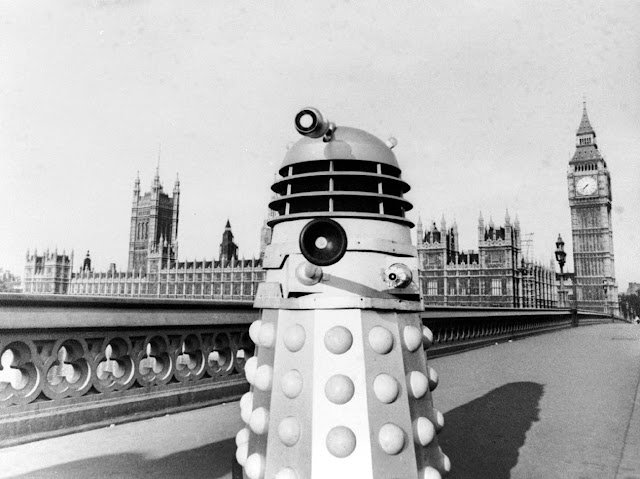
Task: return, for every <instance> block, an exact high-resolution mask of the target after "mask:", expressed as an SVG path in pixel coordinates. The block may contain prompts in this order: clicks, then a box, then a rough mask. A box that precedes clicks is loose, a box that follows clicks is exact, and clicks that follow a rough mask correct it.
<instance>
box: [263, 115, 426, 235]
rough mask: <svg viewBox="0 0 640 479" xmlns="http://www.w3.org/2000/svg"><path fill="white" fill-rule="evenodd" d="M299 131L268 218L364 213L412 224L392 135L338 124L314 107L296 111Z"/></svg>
mask: <svg viewBox="0 0 640 479" xmlns="http://www.w3.org/2000/svg"><path fill="white" fill-rule="evenodd" d="M295 126H296V130H297V131H298V132H299V133H300V134H301V135H303V138H301V139H300V140H298V141H297V142H296V143H294V144H293V145H292V146H290V147H289V149H288V151H287V154H286V156H285V158H284V161H283V163H282V165H281V166H280V168H279V170H278V173H279V174H280V178H279V179H278V180H276V181H275V183H274V184H273V185H272V187H271V189H272V190H273V191H274V193H276V195H277V197H276V198H275V199H274V200H272V201H271V203H270V204H269V207H270V208H271V209H272V210H274V211H275V212H277V216H276V217H275V218H273V219H272V220H271V221H270V222H269V225H270V226H274V225H276V224H278V223H281V222H284V221H292V220H299V219H308V218H319V217H320V218H322V217H330V218H363V219H375V220H383V221H390V222H394V223H399V224H402V225H405V226H408V227H412V226H413V223H412V222H411V221H409V220H408V219H406V218H405V212H406V211H409V210H410V209H411V208H412V205H411V203H410V202H408V201H407V200H406V199H404V197H403V196H404V193H406V192H407V191H409V189H410V187H409V185H408V184H407V183H406V182H405V181H403V180H402V178H401V170H400V167H399V165H398V161H397V159H396V156H395V155H394V153H393V151H392V149H393V147H395V146H396V144H397V141H396V140H395V138H390V139H389V140H387V141H386V142H385V141H382V140H380V139H379V138H377V137H375V136H374V135H372V134H370V133H367V132H366V131H363V130H360V129H357V128H351V127H343V126H336V125H335V124H334V123H332V122H330V121H327V120H326V119H325V118H324V117H323V116H322V114H321V113H320V112H319V111H318V110H316V109H315V108H304V109H302V110H301V111H300V112H299V113H298V114H297V115H296V117H295Z"/></svg>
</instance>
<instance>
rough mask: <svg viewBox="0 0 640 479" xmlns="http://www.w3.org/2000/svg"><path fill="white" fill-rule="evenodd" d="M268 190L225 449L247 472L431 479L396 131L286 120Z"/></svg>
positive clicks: (434, 446) (428, 382) (434, 421)
mask: <svg viewBox="0 0 640 479" xmlns="http://www.w3.org/2000/svg"><path fill="white" fill-rule="evenodd" d="M295 126H296V130H297V131H298V132H299V133H300V134H301V135H302V136H303V137H302V138H301V139H299V140H298V141H297V142H296V143H294V144H293V145H292V146H291V147H290V148H289V150H288V151H287V153H286V155H285V158H284V162H283V163H282V165H281V167H280V169H279V170H278V173H279V177H278V179H277V180H276V181H275V183H274V184H273V185H272V187H271V189H272V190H273V192H274V193H275V197H274V199H273V200H272V201H271V202H270V204H269V207H270V208H271V209H272V210H274V211H275V213H276V216H274V217H273V218H272V219H271V220H270V222H269V226H271V227H272V240H271V244H270V245H269V246H268V247H267V249H266V251H265V255H264V260H263V266H264V268H265V270H266V280H265V282H264V283H262V284H260V286H259V288H258V292H257V295H256V300H255V304H254V307H256V308H260V309H261V315H260V319H259V320H257V321H255V322H254V323H253V324H252V325H251V326H250V329H249V334H250V336H251V339H252V340H253V341H254V342H255V343H256V352H255V354H254V356H252V357H251V358H250V359H248V360H247V362H246V364H245V374H246V377H247V380H248V382H249V383H250V385H251V390H250V392H248V393H246V394H245V395H244V396H243V397H242V400H241V401H240V409H241V416H242V419H243V421H244V423H245V424H246V427H244V428H243V429H242V430H241V431H240V432H239V433H238V435H237V437H236V444H237V450H236V459H237V461H238V463H239V464H240V465H241V466H242V467H243V474H244V477H245V478H246V479H263V478H269V479H271V478H276V479H320V478H329V477H330V478H332V479H340V478H355V477H358V478H384V479H388V478H402V479H408V478H415V479H435V478H441V477H443V476H444V475H445V474H446V473H447V472H448V471H449V469H450V468H451V464H450V462H449V459H448V457H447V456H446V455H445V454H444V453H443V452H442V450H441V449H440V447H439V445H438V438H437V433H438V432H439V431H440V430H441V429H442V427H443V426H444V418H443V416H442V414H441V413H440V412H439V411H437V410H436V409H434V407H433V401H432V395H431V391H433V389H435V387H436V386H437V384H438V375H437V374H436V372H435V371H434V370H433V369H432V368H430V367H428V366H427V357H426V354H425V351H424V349H426V348H427V347H428V346H429V345H430V343H431V341H432V338H433V336H432V334H431V331H429V329H428V328H426V327H423V325H422V321H421V319H420V312H421V311H423V303H422V297H421V292H420V288H419V285H418V282H417V278H418V274H417V269H418V263H417V257H416V256H417V255H416V248H415V247H414V246H413V245H412V243H411V235H410V229H411V227H413V223H411V221H409V220H408V219H407V218H406V217H405V212H406V211H408V210H410V209H411V208H412V205H411V203H409V202H408V201H407V200H406V199H405V198H404V194H405V193H406V192H407V191H409V185H408V184H407V183H406V182H405V181H404V180H403V179H402V177H401V171H400V168H399V165H398V161H397V160H396V157H395V155H394V153H393V151H392V149H393V147H394V146H395V145H396V143H397V142H396V140H395V139H394V138H391V139H389V140H388V141H387V142H383V141H381V140H380V139H378V138H376V137H375V136H373V135H371V134H369V133H367V132H365V131H362V130H359V129H356V128H349V127H342V126H338V127H337V126H336V125H335V124H334V123H332V122H329V121H327V120H326V119H325V118H324V117H323V116H322V114H321V113H320V112H319V111H318V110H316V109H315V108H304V109H303V110H301V111H300V112H299V113H298V114H297V115H296V117H295Z"/></svg>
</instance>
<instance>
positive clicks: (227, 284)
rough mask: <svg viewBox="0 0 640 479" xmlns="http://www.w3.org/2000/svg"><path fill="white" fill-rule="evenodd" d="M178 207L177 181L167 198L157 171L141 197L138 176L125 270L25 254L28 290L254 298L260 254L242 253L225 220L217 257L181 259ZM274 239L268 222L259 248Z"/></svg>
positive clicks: (260, 276)
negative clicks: (243, 255)
mask: <svg viewBox="0 0 640 479" xmlns="http://www.w3.org/2000/svg"><path fill="white" fill-rule="evenodd" d="M179 211H180V181H179V180H178V179H176V182H175V184H174V187H173V196H169V195H168V194H167V193H165V192H164V189H163V187H162V184H161V182H160V175H159V173H158V171H157V170H156V174H155V177H154V178H153V182H152V184H151V191H149V192H146V193H144V194H143V195H142V194H141V190H140V178H139V177H138V178H136V180H135V183H134V187H133V200H132V208H131V229H130V234H129V258H128V265H127V271H126V272H118V271H117V270H116V267H115V264H111V266H110V268H109V270H108V271H104V272H96V271H94V270H93V269H92V267H91V258H90V256H89V252H87V256H86V257H85V258H84V260H83V263H82V267H81V268H80V270H79V271H77V272H73V271H72V263H73V253H71V255H67V254H66V253H64V252H63V253H62V254H59V253H58V251H53V252H52V251H46V252H45V253H44V254H43V255H42V256H39V255H38V254H37V253H33V254H31V253H29V252H27V258H26V261H27V263H26V266H25V274H24V291H25V293H36V294H37V293H40V294H70V295H93V296H136V297H150V298H153V297H163V298H208V299H219V300H253V297H254V295H255V292H256V289H257V287H258V283H260V282H262V281H264V270H263V269H262V258H261V257H260V258H251V259H244V258H240V257H239V255H238V246H237V245H236V243H235V242H234V240H233V232H232V231H231V224H230V222H229V221H228V220H227V224H226V226H225V229H224V232H223V234H222V242H221V243H220V254H219V257H218V259H217V260H216V259H211V260H207V259H202V260H193V261H178V260H177V258H178V223H179ZM270 241H271V229H270V228H269V227H268V226H266V222H265V225H264V226H263V228H262V232H261V251H264V247H265V246H266V245H267V244H269V242H270ZM261 256H262V254H261Z"/></svg>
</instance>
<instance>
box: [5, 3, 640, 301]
mask: <svg viewBox="0 0 640 479" xmlns="http://www.w3.org/2000/svg"><path fill="white" fill-rule="evenodd" d="M638 24H640V3H638V2H635V1H628V2H625V1H609V2H600V1H590V0H586V1H565V2H556V1H547V2H529V1H523V2H511V1H501V0H499V1H464V0H463V1H458V2H449V1H439V0H435V1H430V2H409V1H394V2H389V1H367V2H353V1H326V2H293V1H284V0H283V1H278V2H275V1H264V2H258V1H252V2H249V1H241V0H238V1H208V2H207V1H202V0H184V1H181V2H174V1H170V0H131V1H127V0H38V1H34V0H22V1H16V0H0V65H1V67H0V172H1V173H0V192H1V193H2V195H3V197H4V198H3V199H4V201H2V214H1V215H0V218H1V219H2V220H1V221H0V267H3V268H5V269H9V270H11V271H13V272H14V273H18V274H22V272H23V268H24V262H25V254H26V251H27V249H30V250H31V251H33V249H34V248H37V249H38V251H39V252H41V251H43V250H44V249H46V248H51V249H53V248H55V247H57V248H58V250H59V251H61V250H62V249H66V251H67V252H68V251H70V250H72V249H73V250H74V251H75V267H76V269H77V268H79V266H80V262H81V259H82V258H83V257H84V254H85V252H86V251H87V250H90V251H91V257H92V259H93V265H94V267H95V269H96V270H105V269H107V268H108V266H109V263H111V262H115V263H116V265H117V267H118V269H121V270H124V269H126V263H127V254H128V238H129V227H130V223H129V222H130V214H131V199H132V194H133V193H132V192H133V183H134V180H135V177H136V174H137V172H138V171H139V173H140V178H141V186H142V189H143V191H148V190H149V189H150V186H151V182H152V179H153V175H154V173H155V169H156V167H157V164H158V159H159V171H160V177H161V180H162V182H163V185H164V187H165V190H168V191H171V190H172V189H173V184H174V181H175V178H176V174H179V177H180V183H181V198H180V224H179V245H180V246H179V258H180V260H185V259H193V258H197V259H203V258H207V259H211V258H213V257H216V258H217V255H218V249H219V244H220V241H221V235H222V232H223V230H224V225H225V223H226V221H227V219H229V220H230V222H231V225H232V228H233V233H234V235H235V240H236V243H237V244H238V245H239V247H240V254H241V255H243V256H245V257H247V258H249V257H252V256H254V255H256V256H257V255H258V253H259V235H260V227H261V226H262V223H263V221H264V219H265V218H266V215H267V202H268V200H269V198H270V189H269V187H270V185H271V183H272V182H273V178H274V173H275V171H276V170H277V168H278V165H279V164H280V163H281V162H282V160H283V159H284V155H285V153H286V146H287V144H288V143H290V142H291V141H296V140H297V139H299V138H300V137H299V135H298V134H297V133H296V132H295V129H294V122H293V120H294V117H295V114H296V113H297V112H298V111H299V110H300V109H301V108H302V107H305V106H314V107H316V108H318V109H319V110H320V111H321V112H323V114H324V115H325V116H326V117H328V118H329V119H330V120H331V121H333V122H335V123H336V124H337V125H338V127H339V126H340V125H344V126H352V127H356V128H361V129H363V130H366V131H369V132H370V133H372V134H374V135H376V136H378V137H380V138H381V139H383V140H384V139H387V138H388V137H389V136H394V137H395V138H397V139H398V146H397V147H396V148H395V149H394V152H395V154H396V156H397V158H398V161H399V163H400V166H401V168H402V170H403V178H404V179H405V180H406V181H407V182H408V183H409V184H410V185H411V187H412V189H411V191H410V192H409V193H408V194H407V199H408V200H409V201H411V202H412V203H413V205H414V209H413V210H412V211H411V212H409V213H408V217H409V219H411V220H413V221H414V222H415V221H417V219H418V215H420V217H421V218H422V221H423V223H425V224H428V223H430V222H431V220H432V219H433V220H435V221H436V222H437V223H438V224H440V219H441V217H442V216H443V215H444V216H445V218H446V220H447V221H448V222H449V223H450V222H452V221H453V220H454V219H455V220H456V221H457V223H458V228H459V232H460V244H461V247H462V248H463V249H465V250H469V249H476V248H477V222H478V216H479V214H480V212H482V215H483V216H484V218H485V220H488V219H489V218H493V219H494V221H495V223H496V224H502V223H503V222H504V216H505V212H506V210H507V209H508V210H509V214H510V215H511V217H512V219H515V217H516V215H517V216H518V218H519V220H520V223H521V227H522V230H523V233H524V235H525V236H527V235H530V237H531V238H532V240H533V242H532V244H533V247H532V250H531V251H530V252H529V253H530V254H531V255H532V256H533V257H535V258H537V259H539V260H540V261H543V262H545V263H546V264H548V262H549V261H550V260H551V258H552V257H553V251H554V250H555V240H556V238H557V235H558V234H559V233H561V234H562V236H563V238H564V239H565V241H566V243H567V248H566V249H567V251H568V252H569V258H570V257H571V225H570V213H569V202H568V197H567V179H566V173H567V166H568V162H569V160H570V159H571V157H572V155H573V153H574V151H575V141H576V137H575V134H576V131H577V128H578V125H579V123H580V119H581V115H582V108H583V100H584V99H586V102H587V109H588V113H589V118H590V120H591V124H592V126H593V127H594V129H595V131H596V134H597V142H598V145H599V148H600V151H601V152H602V154H603V155H604V157H605V159H606V161H607V165H608V167H609V170H610V172H611V177H612V185H613V213H612V216H613V234H614V248H615V261H616V275H617V280H618V285H619V288H620V290H621V291H623V290H624V289H626V287H627V283H628V282H629V281H640V271H639V266H640V247H639V241H638V240H639V238H640V219H639V214H638V205H639V204H640V193H639V191H640V189H639V188H638V187H639V185H640V165H639V162H638V161H637V155H638V152H639V151H640V87H639V85H640V28H638ZM568 267H569V268H570V269H572V268H573V267H572V264H571V261H569V263H568Z"/></svg>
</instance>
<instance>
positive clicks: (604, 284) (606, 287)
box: [602, 278, 609, 314]
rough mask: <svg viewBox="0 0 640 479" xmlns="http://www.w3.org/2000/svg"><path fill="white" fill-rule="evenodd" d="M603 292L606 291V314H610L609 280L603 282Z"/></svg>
mask: <svg viewBox="0 0 640 479" xmlns="http://www.w3.org/2000/svg"><path fill="white" fill-rule="evenodd" d="M602 290H603V291H604V314H609V303H608V296H607V292H608V291H609V282H608V281H607V278H605V279H603V280H602Z"/></svg>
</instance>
